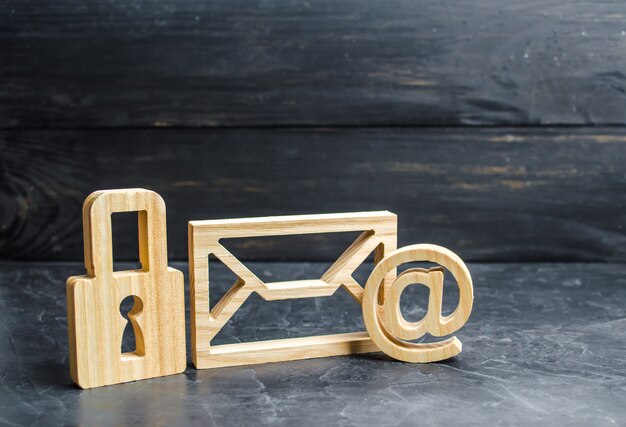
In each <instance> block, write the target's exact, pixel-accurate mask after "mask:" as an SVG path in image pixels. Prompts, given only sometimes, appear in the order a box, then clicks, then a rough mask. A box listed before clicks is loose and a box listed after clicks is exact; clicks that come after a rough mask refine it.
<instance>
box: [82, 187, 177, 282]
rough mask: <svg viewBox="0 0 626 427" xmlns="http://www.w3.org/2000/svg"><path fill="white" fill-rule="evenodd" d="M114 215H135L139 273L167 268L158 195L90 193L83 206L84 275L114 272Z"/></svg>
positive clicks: (135, 190) (142, 191)
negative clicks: (136, 217) (112, 218)
mask: <svg viewBox="0 0 626 427" xmlns="http://www.w3.org/2000/svg"><path fill="white" fill-rule="evenodd" d="M116 212H138V217H139V220H138V228H139V236H138V239H139V260H140V261H141V266H142V268H141V270H142V271H146V272H147V271H150V270H155V269H159V270H161V269H167V229H166V220H165V202H164V201H163V199H162V198H161V196H159V195H158V194H157V193H155V192H154V191H151V190H145V189H143V188H129V189H121V190H101V191H95V192H93V193H91V194H90V195H89V196H88V197H87V199H85V203H84V204H83V237H84V245H85V268H86V269H87V275H88V276H90V277H101V276H103V275H109V274H112V273H113V238H112V227H111V216H112V214H113V213H116Z"/></svg>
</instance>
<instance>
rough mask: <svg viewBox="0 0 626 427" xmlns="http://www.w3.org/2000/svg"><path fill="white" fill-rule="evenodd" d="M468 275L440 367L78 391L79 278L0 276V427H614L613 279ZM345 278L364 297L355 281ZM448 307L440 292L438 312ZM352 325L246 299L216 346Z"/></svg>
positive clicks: (221, 278) (203, 374)
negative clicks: (470, 286)
mask: <svg viewBox="0 0 626 427" xmlns="http://www.w3.org/2000/svg"><path fill="white" fill-rule="evenodd" d="M172 266H174V267H176V268H179V269H181V270H183V271H184V272H185V273H186V271H187V266H186V265H185V264H176V263H173V264H172ZM251 266H252V270H253V271H258V272H259V274H260V275H261V276H265V277H272V278H273V279H274V280H286V279H289V278H292V279H304V278H313V277H316V276H319V275H320V273H321V272H323V270H324V267H325V266H326V265H323V264H282V263H267V264H262V263H256V264H254V263H253V264H251ZM469 268H470V271H471V272H472V275H473V279H474V287H475V304H474V311H473V313H472V316H471V317H470V319H469V321H468V323H467V324H466V325H465V327H464V328H463V329H461V330H460V331H458V332H457V334H456V335H457V337H459V339H460V340H461V341H462V342H463V352H462V353H461V354H460V355H459V356H457V357H456V358H454V359H451V360H448V361H446V362H442V363H434V364H428V365H412V364H406V363H401V362H397V361H394V360H391V359H389V358H388V357H386V356H385V355H383V354H380V353H374V354H370V355H359V356H350V357H331V358H325V359H311V360H304V361H296V362H287V363H273V364H265V365H256V366H249V367H236V368H223V369H213V370H202V371H197V370H195V368H194V367H193V366H192V365H191V364H189V366H188V368H187V371H186V372H185V373H184V374H181V375H174V376H170V377H164V378H158V379H152V380H146V381H139V382H136V383H129V384H122V385H115V386H109V387H103V388H99V389H93V390H80V389H78V388H77V387H75V386H74V385H73V384H72V382H71V380H70V377H69V367H68V357H67V318H66V308H65V279H66V277H67V276H69V275H71V274H80V273H82V271H83V267H82V265H81V264H78V263H76V264H41V263H40V264H32V263H0V323H1V325H2V331H1V336H0V366H1V368H0V369H1V372H0V375H1V377H2V382H1V386H0V387H1V391H0V424H6V425H78V424H79V425H137V424H141V425H143V424H147V425H176V424H180V425H190V424H191V425H193V424H202V425H215V426H224V425H278V426H280V425H299V426H304V425H328V426H332V425H340V426H341V425H360V426H365V425H417V424H420V425H422V424H443V423H449V424H450V425H457V424H461V425H565V424H567V425H581V426H590V425H594V426H601V425H620V424H621V425H624V423H626V265H619V264H470V265H469ZM359 274H360V277H357V279H359V282H360V283H364V279H365V278H366V277H367V274H368V273H367V271H366V269H364V270H363V271H360V273H359ZM446 278H447V279H448V276H446ZM211 280H212V282H211V289H212V291H213V292H212V298H211V299H212V302H214V301H213V300H214V298H218V297H219V295H221V294H222V293H223V292H224V289H225V288H226V287H227V286H228V285H230V284H231V283H232V280H231V277H230V276H229V273H228V272H227V271H226V270H225V269H220V268H219V267H216V268H215V271H212V276H211ZM411 288H415V289H413V290H409V289H407V291H406V292H407V295H406V297H405V296H403V299H402V305H403V313H404V314H405V317H407V318H408V320H417V319H418V318H420V317H421V316H422V315H423V314H424V309H425V307H426V300H425V298H427V290H425V288H423V287H419V286H416V287H411ZM420 288H423V289H420ZM340 294H341V295H340ZM455 298H456V295H455V292H454V286H453V285H451V284H446V289H445V290H444V311H447V312H449V311H450V310H451V309H452V308H453V305H454V304H455ZM359 311H360V310H359V306H358V305H357V304H356V303H355V302H354V300H352V299H351V298H350V297H349V296H348V295H347V294H346V293H345V292H341V291H340V292H338V293H337V294H335V295H334V296H332V297H329V298H324V299H306V300H297V301H276V302H264V301H261V300H260V299H259V298H257V297H256V296H253V297H252V298H251V299H250V301H248V302H247V303H246V304H244V306H243V307H242V310H241V312H240V313H238V314H237V315H235V317H234V318H233V319H232V320H231V322H230V323H229V324H228V325H227V327H226V328H225V330H224V331H223V332H222V333H221V335H220V336H218V338H219V339H220V340H221V341H222V342H235V341H249V340H255V339H264V338H267V339H269V338H281V337H294V336H306V335H312V334H320V333H324V334H326V333H333V332H348V331H354V330H363V329H364V328H363V324H362V319H361V315H360V312H359Z"/></svg>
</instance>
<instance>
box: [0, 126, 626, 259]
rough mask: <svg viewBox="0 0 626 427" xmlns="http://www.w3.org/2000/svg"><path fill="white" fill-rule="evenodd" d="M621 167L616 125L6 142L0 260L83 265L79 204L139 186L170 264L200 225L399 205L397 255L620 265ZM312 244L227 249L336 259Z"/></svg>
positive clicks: (52, 134)
mask: <svg viewBox="0 0 626 427" xmlns="http://www.w3.org/2000/svg"><path fill="white" fill-rule="evenodd" d="M87 162H90V163H89V164H90V166H89V168H85V164H87ZM625 164H626V131H624V130H622V129H621V128H593V129H579V128H567V129H564V128H555V129H543V128H541V129H538V128H526V129H458V128H453V129H445V128H434V129H362V130H351V129H339V130H337V129H310V130H301V129H300V130H299V129H283V130H276V129H266V130H262V129H248V130H228V129H222V130H184V131H183V130H174V129H171V130H165V129H163V130H154V131H152V130H146V131H143V130H134V131H130V130H124V131H113V130H110V131H102V130H92V131H4V132H1V133H0V169H1V170H0V257H2V258H3V259H58V260H64V259H65V260H67V259H74V260H80V259H82V234H81V223H80V212H81V205H82V201H83V200H84V198H85V197H86V195H87V194H89V193H90V192H92V191H94V190H96V189H99V188H125V187H143V188H149V189H152V190H154V191H157V192H158V193H159V194H161V195H162V196H163V198H164V199H165V202H166V203H167V206H168V232H169V239H168V241H169V245H168V247H169V257H170V259H183V260H186V259H187V256H188V255H187V222H188V221H189V220H193V219H208V218H215V219H219V218H237V217H253V216H265V215H286V214H307V213H320V212H350V211H366V210H390V211H393V212H395V213H397V214H398V216H399V218H400V221H399V224H398V228H399V236H400V241H399V246H404V245H406V244H408V243H416V242H425V243H435V244H439V245H441V246H445V247H449V248H453V249H454V250H455V252H457V253H458V254H459V255H460V256H461V257H462V258H463V259H465V260H484V261H502V260H515V261H539V260H560V261H574V260H586V261H608V260H613V261H623V260H624V259H625V258H626V229H625V228H624V227H626V211H625V209H624V206H626V180H625V179H624V165H625ZM310 239H311V240H306V239H305V240H304V241H303V242H298V241H291V242H290V243H291V245H290V249H289V250H288V251H285V249H284V247H285V246H284V241H280V240H273V239H271V238H258V239H256V240H254V241H253V244H251V245H249V246H247V247H246V246H245V245H243V243H241V242H237V241H233V243H232V245H231V246H230V248H231V250H232V251H233V252H234V253H235V255H237V256H238V257H240V258H241V259H251V258H256V259H277V258H281V259H292V260H294V259H295V260H316V259H319V260H329V259H334V258H335V257H336V256H337V255H338V254H339V253H340V251H341V250H342V249H343V247H342V246H341V245H339V244H338V243H337V241H335V240H331V239H330V238H329V237H325V236H322V235H311V236H310ZM312 243H313V244H312ZM119 257H120V258H122V259H123V258H127V259H132V257H136V253H133V252H131V251H130V250H126V251H125V250H124V248H121V249H120V252H119Z"/></svg>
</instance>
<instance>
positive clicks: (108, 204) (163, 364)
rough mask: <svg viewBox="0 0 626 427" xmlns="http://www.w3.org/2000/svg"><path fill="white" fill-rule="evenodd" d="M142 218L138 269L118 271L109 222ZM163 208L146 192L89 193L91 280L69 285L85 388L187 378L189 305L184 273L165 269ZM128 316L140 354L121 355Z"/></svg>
mask: <svg viewBox="0 0 626 427" xmlns="http://www.w3.org/2000/svg"><path fill="white" fill-rule="evenodd" d="M134 211H137V212H138V218H139V224H138V225H139V227H138V228H139V259H140V261H141V266H142V267H141V269H140V270H131V271H119V272H114V271H113V251H112V239H111V215H112V214H113V213H115V212H134ZM165 221H166V219H165V203H164V202H163V199H162V198H161V197H160V196H159V195H158V194H157V193H155V192H153V191H149V190H144V189H125V190H105V191H97V192H95V193H92V194H91V195H90V196H89V197H88V198H87V199H86V200H85V204H84V205H83V229H84V240H85V241H84V243H85V267H86V268H87V274H86V275H84V276H73V277H70V278H69V279H68V281H67V306H68V330H69V342H70V373H71V376H72V379H73V380H74V382H75V383H76V384H78V385H79V386H80V387H82V388H91V387H98V386H103V385H109V384H117V383H122V382H128V381H135V380H140V379H146V378H152V377H159V376H164V375H171V374H177V373H180V372H183V371H184V370H185V367H186V353H185V348H186V344H185V306H184V282H183V274H182V272H180V271H178V270H175V269H173V268H170V267H168V266H167V240H166V223H165ZM128 296H133V297H134V299H135V305H134V306H133V309H132V310H131V312H130V313H129V315H128V316H129V319H130V321H131V324H132V327H133V330H134V333H135V340H136V341H135V343H136V350H135V351H134V352H132V353H122V351H121V343H122V337H123V334H124V329H125V327H126V326H127V323H128V322H127V320H126V319H124V317H123V316H122V315H121V314H120V303H121V302H122V300H124V298H126V297H128Z"/></svg>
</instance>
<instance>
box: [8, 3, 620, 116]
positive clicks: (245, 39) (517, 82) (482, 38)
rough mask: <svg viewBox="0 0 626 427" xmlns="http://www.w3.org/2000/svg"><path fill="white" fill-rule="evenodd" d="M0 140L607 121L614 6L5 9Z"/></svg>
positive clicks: (615, 109) (616, 33)
mask: <svg viewBox="0 0 626 427" xmlns="http://www.w3.org/2000/svg"><path fill="white" fill-rule="evenodd" d="M0 16H2V19H1V20H0V58H2V66H1V67H0V127H2V128H8V127H20V128H25V127H28V128H32V127H38V128H42V127H47V128H59V127H66V128H73V127H74V128H75V127H81V128H82V127H129V126H131V127H164V126H178V127H186V126H193V127H206V126H209V127H217V126H274V125H323V126H332V125H335V126H339V125H372V124H378V125H423V124H427V125H432V124H441V125H446V124H448V125H449V124H469V125H474V124H589V123H593V124H620V125H623V124H624V123H625V117H626V97H625V96H624V93H625V92H626V76H625V74H624V70H626V33H625V31H626V30H625V27H624V20H625V18H626V6H625V5H624V3H623V2H622V1H621V0H603V1H596V2H569V1H565V0H538V1H531V2H514V3H511V2H502V1H499V0H477V1H472V2H467V1H463V0H452V1H439V0H417V1H410V0H386V1H380V0H366V1H362V0H323V1H315V2H309V1H304V0H297V1H291V0H269V1H263V2H259V1H252V0H237V1H232V0H215V1H210V2H206V1H201V0H159V1H147V0H133V1H130V2H104V3H102V2H87V3H86V2H83V1H76V0H59V1H54V2H50V1H42V0H31V1H26V0H9V1H4V2H1V3H0Z"/></svg>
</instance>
